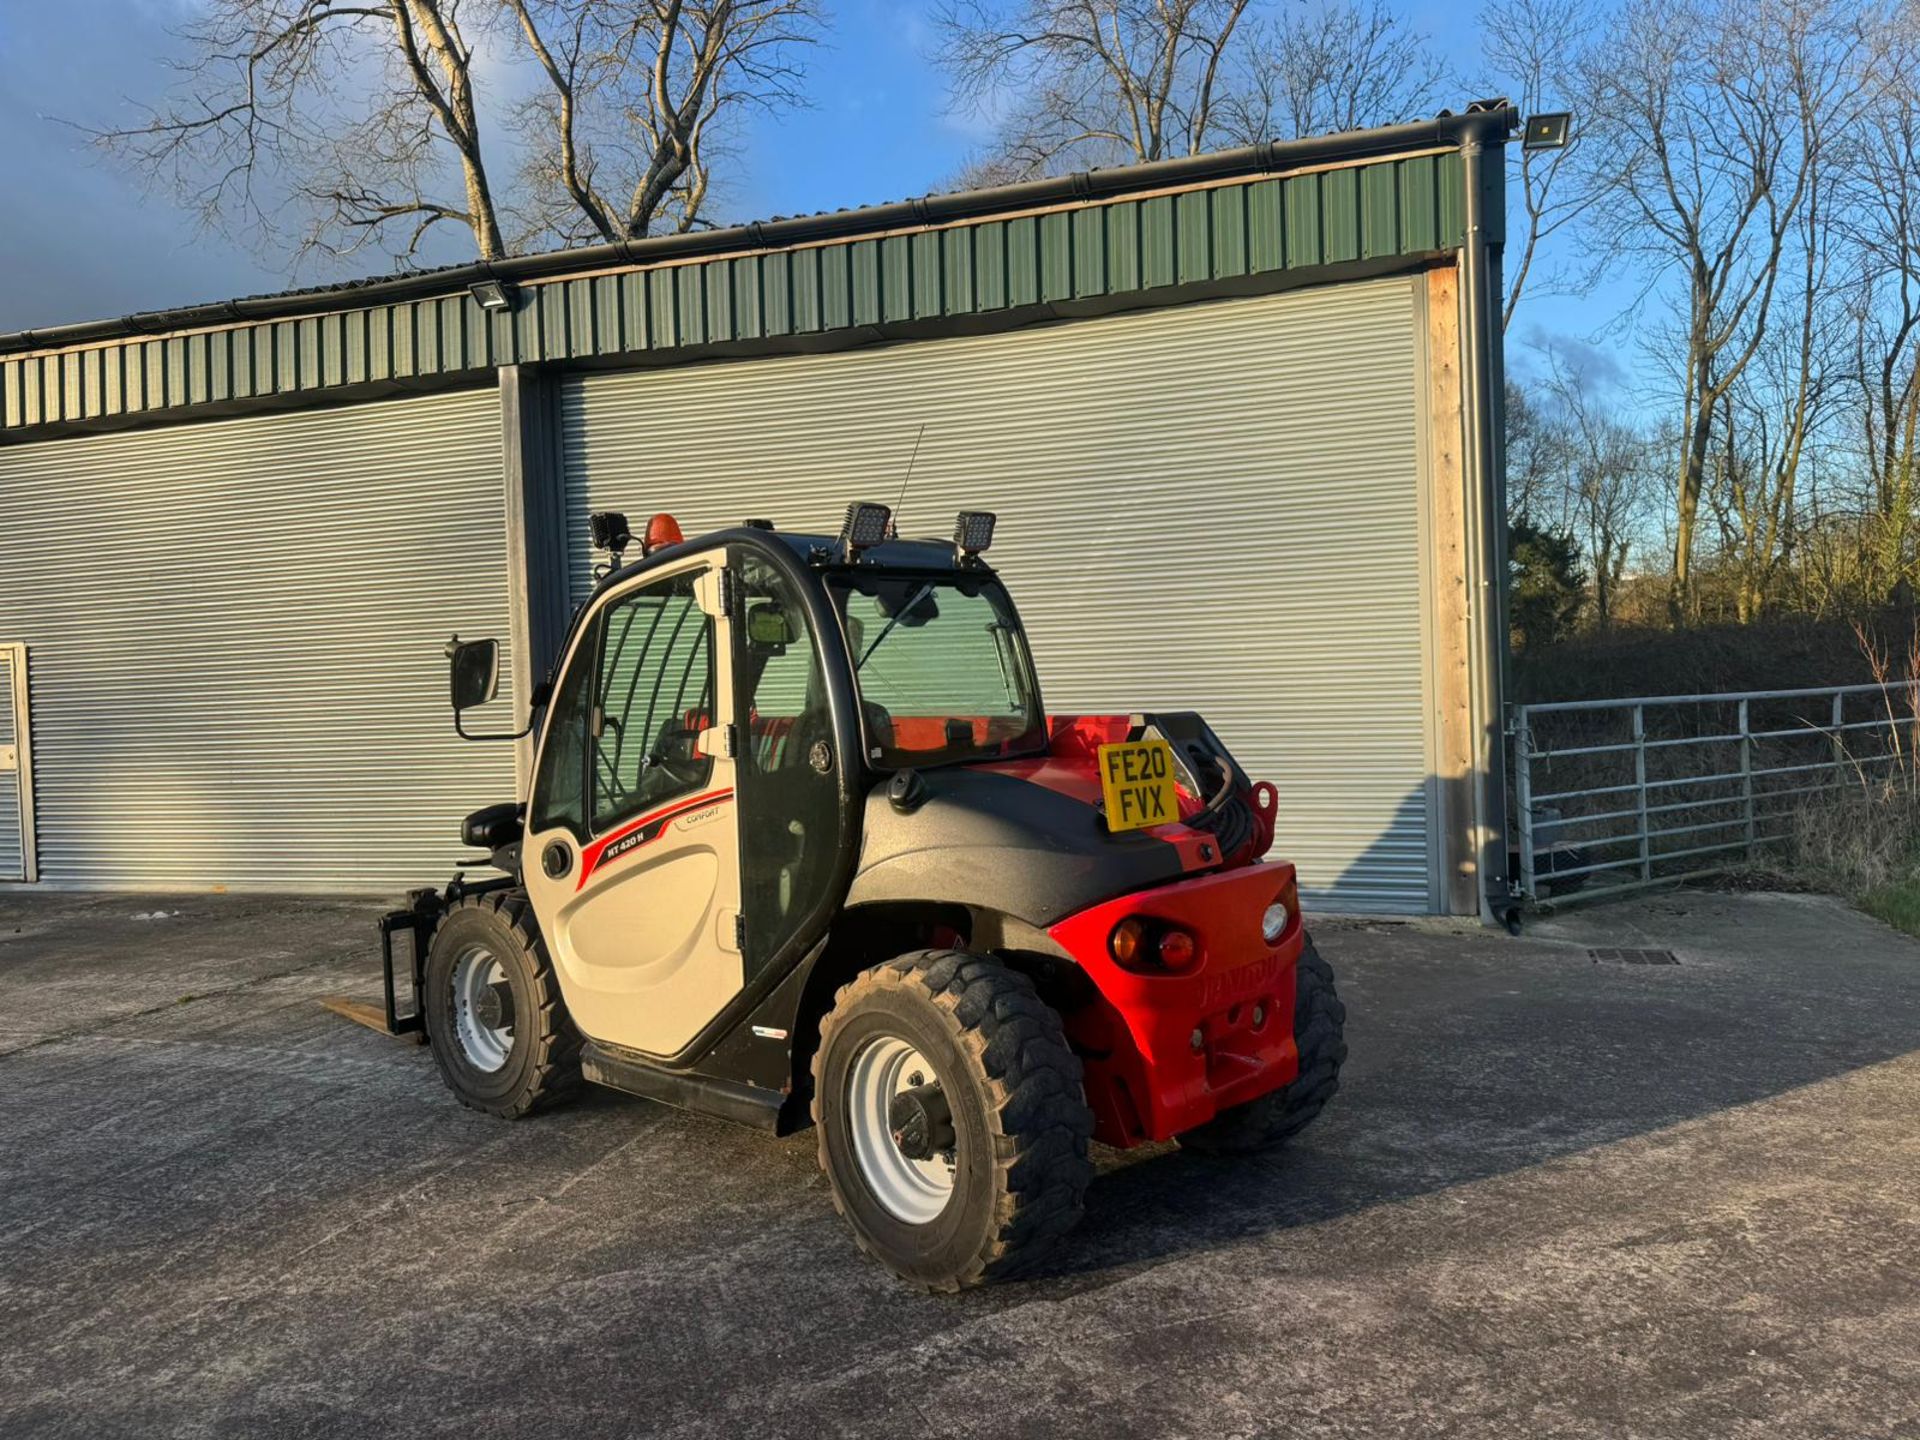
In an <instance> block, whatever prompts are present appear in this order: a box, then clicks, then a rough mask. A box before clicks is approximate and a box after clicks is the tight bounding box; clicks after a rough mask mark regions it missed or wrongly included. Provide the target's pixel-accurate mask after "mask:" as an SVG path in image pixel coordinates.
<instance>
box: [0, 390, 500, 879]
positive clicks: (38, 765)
mask: <svg viewBox="0 0 1920 1440" xmlns="http://www.w3.org/2000/svg"><path fill="white" fill-rule="evenodd" d="M500 436H501V430H500V412H499V405H498V397H497V395H496V393H495V392H493V391H491V390H487V391H482V392H468V393H462V394H457V395H447V396H435V397H431V398H422V399H408V400H398V401H386V402H380V403H376V404H365V405H356V406H349V407H344V408H341V409H335V410H327V411H315V412H304V413H299V414H287V415H275V416H269V417H264V418H249V419H240V420H223V421H215V422H211V423H204V424H195V425H181V426H176V427H170V428H167V429H156V430H145V431H136V432H130V433H126V434H119V435H104V436H88V437H82V438H77V439H69V440H60V441H53V442H48V443H44V444H31V445H17V446H8V447H4V448H0V640H7V641H25V642H26V643H27V645H28V646H29V647H30V650H31V653H32V656H33V693H32V709H33V726H34V752H33V758H34V780H35V786H34V788H35V791H36V795H37V801H38V804H37V809H36V820H37V829H38V839H39V845H38V853H39V857H40V872H41V878H42V879H43V880H46V881H51V882H56V883H60V882H64V883H72V884H80V885H100V886H115V887H141V886H153V887H156V888H191V889H204V888H209V887H225V888H231V889H236V890H238V889H251V890H305V891H356V892H367V891H393V890H397V889H399V888H402V887H405V886H408V885H415V884H427V883H434V882H438V881H440V880H444V879H445V878H446V875H447V873H448V871H449V868H450V865H451V862H452V861H453V860H454V859H455V858H456V857H457V856H459V855H460V854H462V853H463V849H462V847H461V846H460V844H459V832H458V826H459V818H460V816H462V815H464V814H466V813H467V812H468V811H470V810H473V809H475V808H477V807H478V806H480V805H483V804H487V803H490V802H492V801H497V800H502V799H506V798H509V797H511V796H512V794H513V793H514V792H513V756H512V747H511V746H506V745H492V746H486V745H470V744H466V743H465V742H462V741H461V740H459V739H457V738H456V737H455V736H454V735H453V733H452V727H451V724H450V719H449V712H448V709H447V703H446V695H447V679H446V661H445V659H444V658H443V657H442V654H441V650H442V647H443V646H444V645H445V643H446V639H447V636H448V635H449V634H450V633H452V632H453V631H455V630H458V631H459V632H460V633H461V634H463V635H488V634H491V635H499V636H503V637H504V636H505V634H506V633H507V608H506V607H507V601H506V595H507V584H506V571H505V566H506V544H505V526H504V505H503V501H502V488H501V439H500ZM503 714H504V711H503Z"/></svg>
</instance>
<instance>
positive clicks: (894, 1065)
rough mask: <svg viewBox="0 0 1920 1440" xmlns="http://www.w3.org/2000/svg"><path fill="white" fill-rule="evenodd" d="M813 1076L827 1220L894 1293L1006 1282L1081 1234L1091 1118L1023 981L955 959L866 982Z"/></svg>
mask: <svg viewBox="0 0 1920 1440" xmlns="http://www.w3.org/2000/svg"><path fill="white" fill-rule="evenodd" d="M813 1075H814V1100H813V1118H814V1123H815V1125H816V1126H817V1127H818V1135H819V1146H820V1166H821V1168H822V1169H823V1170H825V1171H826V1174H827V1179H828V1180H829V1182H830V1183H831V1184H832V1187H833V1200H834V1205H835V1207H836V1208H837V1209H838V1210H839V1211H840V1213H841V1214H842V1215H844V1216H846V1218H847V1220H848V1222H849V1223H850V1224H851V1225H852V1226H853V1232H854V1236H855V1238H856V1239H857V1240H858V1241H859V1244H860V1248H861V1249H863V1250H865V1251H866V1252H867V1253H868V1254H870V1255H872V1256H873V1257H874V1258H875V1259H877V1260H879V1261H880V1263H881V1264H883V1265H885V1266H886V1267H887V1268H888V1269H890V1270H892V1271H893V1272H894V1273H895V1274H896V1275H899V1276H900V1277H901V1278H902V1279H905V1280H907V1281H910V1282H912V1283H914V1284H916V1285H919V1286H921V1287H923V1288H925V1289H928V1290H958V1289H960V1288H962V1287H963V1286H967V1285H975V1284H978V1283H980V1282H981V1281H984V1280H989V1279H997V1278H1000V1277H1002V1276H1005V1275H1009V1274H1013V1273H1015V1272H1017V1271H1018V1270H1020V1269H1022V1268H1024V1267H1026V1266H1028V1265H1031V1264H1032V1263H1033V1262H1034V1261H1035V1260H1037V1259H1039V1258H1040V1257H1041V1256H1042V1255H1044V1254H1045V1253H1046V1251H1047V1250H1048V1249H1049V1248H1050V1247H1051V1246H1052V1245H1053V1243H1054V1242H1055V1241H1056V1240H1058V1239H1059V1237H1060V1236H1062V1235H1064V1234H1065V1233H1066V1232H1067V1231H1068V1230H1070V1229H1072V1228H1073V1226H1074V1224H1075V1223H1076V1222H1077V1221H1078V1220H1079V1218H1080V1214H1081V1201H1082V1198H1083V1197H1084V1195H1085V1193H1086V1188H1087V1181H1088V1180H1089V1179H1090V1178H1091V1177H1092V1173H1093V1166H1092V1162H1091V1161H1090V1160H1089V1159H1088V1157H1087V1143H1088V1140H1089V1139H1090V1138H1091V1136H1092V1133H1093V1113H1092V1111H1090V1110H1089V1109H1088V1108H1087V1101H1086V1095H1085V1091H1084V1089H1083V1086H1082V1081H1081V1073H1080V1062H1079V1060H1078V1059H1077V1058H1076V1057H1075V1056H1074V1053H1073V1051H1072V1050H1071V1049H1069V1048H1068V1045H1067V1041H1066V1036H1065V1035H1064V1033H1063V1032H1062V1030H1061V1026H1060V1017H1059V1016H1058V1015H1056V1014H1055V1013H1054V1012H1053V1010H1052V1009H1051V1008H1050V1007H1049V1006H1048V1005H1047V1004H1046V1003H1045V1002H1044V1001H1043V1000H1041V998H1040V996H1039V995H1038V994H1037V993H1036V992H1035V990H1034V988H1033V984H1032V982H1031V981H1029V980H1028V979H1027V978H1026V977H1025V976H1024V975H1021V974H1019V973H1017V972H1015V971H1013V970H1009V969H1008V968H1007V967H1006V966H1004V965H1002V964H1000V963H999V962H997V961H994V960H990V959H987V958H985V957H984V956H979V955H970V954H967V953H965V952H963V951H956V950H928V951H922V952H920V953H918V954H914V955H907V956H903V957H901V958H900V959H898V960H895V961H893V962H892V963H891V964H888V965H883V966H880V967H879V968H877V969H874V970H869V971H866V972H865V973H864V974H862V975H860V976H859V977H858V978H857V979H855V980H854V981H853V982H852V983H851V984H849V985H847V986H846V988H845V989H843V990H841V992H840V994H839V996H838V998H837V999H836V1001H835V1003H834V1007H833V1010H832V1012H831V1013H830V1014H829V1015H828V1016H827V1017H826V1019H825V1020H824V1021H823V1022H822V1024H821V1028H820V1048H819V1050H818V1051H816V1052H815V1055H814V1061H813Z"/></svg>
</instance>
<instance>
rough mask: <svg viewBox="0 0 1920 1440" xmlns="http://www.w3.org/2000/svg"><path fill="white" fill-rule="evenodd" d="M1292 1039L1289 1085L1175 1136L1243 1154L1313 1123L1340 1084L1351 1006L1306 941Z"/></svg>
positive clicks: (1207, 1148)
mask: <svg viewBox="0 0 1920 1440" xmlns="http://www.w3.org/2000/svg"><path fill="white" fill-rule="evenodd" d="M1293 976H1294V978H1293V1042H1294V1044H1295V1045H1296V1046H1298V1047H1299V1050H1300V1073H1299V1075H1298V1076H1297V1077H1295V1079H1294V1081H1293V1083H1292V1084H1291V1085H1287V1086H1285V1087H1283V1088H1282V1089H1279V1090H1275V1091H1272V1092H1271V1093H1269V1094H1266V1095H1262V1096H1260V1097H1259V1098H1258V1099H1255V1100H1249V1101H1247V1102H1246V1103H1245V1104H1244V1105H1235V1106H1234V1107H1233V1108H1232V1109H1230V1110H1222V1111H1221V1112H1220V1113H1219V1114H1218V1115H1216V1116H1214V1117H1213V1119H1211V1120H1209V1121H1208V1122H1207V1123H1206V1124H1204V1125H1198V1126H1195V1127H1194V1128H1193V1129H1191V1130H1186V1131H1183V1132H1181V1134H1180V1135H1178V1136H1177V1137H1175V1138H1177V1139H1178V1140H1179V1141H1180V1143H1181V1144H1182V1145H1183V1146H1185V1147H1186V1148H1187V1149H1189V1150H1199V1151H1203V1152H1206V1153H1209V1154H1219V1155H1244V1154H1249V1153H1251V1152H1253V1151H1256V1150H1269V1149H1272V1148H1273V1147H1274V1146H1276V1145H1279V1144H1281V1143H1283V1142H1284V1141H1287V1140H1290V1139H1292V1138H1293V1137H1294V1136H1295V1135H1297V1134H1299V1133H1300V1132H1301V1131H1302V1130H1304V1129H1306V1127H1307V1126H1308V1125H1310V1124H1312V1123H1313V1120H1314V1118H1315V1117H1316V1116H1318V1115H1319V1113H1320V1112H1321V1111H1322V1110H1323V1109H1325V1108H1326V1104H1327V1101H1329V1100H1331V1099H1332V1098H1333V1094H1334V1092H1335V1091H1336V1090H1338V1089H1339V1088H1340V1066H1341V1064H1342V1062H1344V1061H1345V1060H1346V1058H1347V1041H1346V1026H1347V1007H1346V1006H1345V1005H1342V1004H1341V1003H1340V995H1339V992H1338V991H1337V990H1335V989H1334V985H1333V967H1332V966H1331V965H1329V964H1327V962H1326V961H1324V960H1322V959H1321V958H1320V952H1319V951H1318V950H1316V949H1314V948H1313V941H1311V940H1308V941H1307V942H1306V943H1305V945H1304V946H1302V948H1301V951H1300V963H1299V964H1298V965H1297V966H1296V967H1295V968H1294V972H1293Z"/></svg>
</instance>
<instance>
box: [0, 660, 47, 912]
mask: <svg viewBox="0 0 1920 1440" xmlns="http://www.w3.org/2000/svg"><path fill="white" fill-rule="evenodd" d="M38 878H39V876H38V873H37V870H36V867H35V864H34V846H33V732H32V729H31V727H30V726H29V725H28V723H27V647H26V646H24V645H18V644H13V645H6V644H0V880H35V879H38Z"/></svg>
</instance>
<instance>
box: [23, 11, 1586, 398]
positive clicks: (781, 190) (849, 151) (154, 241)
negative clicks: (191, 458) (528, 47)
mask: <svg viewBox="0 0 1920 1440" xmlns="http://www.w3.org/2000/svg"><path fill="white" fill-rule="evenodd" d="M830 3H831V5H832V14H833V20H834V24H833V28H832V33H831V36H830V39H829V42H828V43H827V44H826V45H823V46H821V47H819V49H818V50H817V52H816V53H815V54H814V55H813V56H812V57H811V62H810V65H809V71H810V88H811V92H812V105H811V106H810V108H807V109H804V110H801V111H798V112H795V113H791V114H788V115H785V116H782V117H780V118H778V119H775V120H767V121H757V122H756V123H754V125H753V126H752V129H751V131H750V132H749V134H748V135H747V136H746V137H745V143H744V145H743V146H742V154H741V158H740V161H739V162H738V163H737V164H736V165H735V166H734V167H733V170H732V173H731V175H730V176H729V177H728V179H727V180H726V182H725V184H724V188H722V189H721V190H720V191H719V193H718V194H717V196H716V205H715V207H714V209H715V212H716V214H717V215H718V216H719V217H720V218H724V219H752V218H764V217H768V216H772V215H786V214H796V213H805V212H808V211H815V210H831V209H838V208H840V207H843V206H848V205H862V204H871V203H874V202H877V201H883V200H892V199H899V198H902V197H904V196H909V195H917V194H924V193H926V192H927V191H929V190H931V189H936V188H939V187H940V186H941V185H942V184H943V182H945V181H947V180H948V179H950V178H951V177H952V176H953V174H954V173H955V172H956V171H957V170H958V169H959V168H960V167H961V165H962V164H964V163H965V161H966V159H967V158H968V155H969V153H970V151H971V150H972V148H973V147H974V145H975V144H976V143H977V142H978V140H979V139H980V138H981V135H980V126H979V122H977V121H976V120H974V119H973V118H971V117H969V116H966V115H962V114H954V113H951V112H950V109H949V107H948V105H947V103H946V97H945V87H944V82H943V79H942V77H941V76H940V74H939V73H938V72H937V71H936V70H935V69H934V67H933V66H932V65H931V64H929V62H928V61H927V59H926V51H927V46H928V38H929V37H928V31H927V24H926V20H925V8H926V7H925V5H924V3H922V0H830ZM193 5H194V0H58V3H56V0H0V137H5V144H4V145H0V197H4V199H0V331H4V330H13V329H19V328H23V327H28V326H36V325H47V324H58V323H61V322H65V321H73V320H88V319H96V318H101V317H105V316H112V315H120V314H125V313H128V312H130V311H134V310H152V309H161V308H166V307H169V306H173V305H181V304H188V303H192V302H196V301H203V300H216V299H224V298H227V297H230V296H236V295H245V294H253V293H258V292H261V291H271V290H279V289H284V288H287V287H288V286H289V285H290V284H294V283H316V282H321V281H326V280H331V279H338V278H346V277H347V276H349V275H353V274H365V273H368V272H369V270H371V269H377V268H381V267H382V265H383V262H382V260H381V259H380V257H377V256H370V257H361V258H360V259H359V260H358V261H355V262H350V263H349V264H348V265H347V266H346V267H345V268H341V269H335V270H332V271H329V270H325V269H308V270H306V271H303V272H302V273H301V274H299V275H297V276H294V275H290V274H289V273H288V271H287V269H286V267H285V265H284V264H282V263H277V262H276V261H275V260H274V258H273V257H269V256H262V255H260V254H258V253H256V252H254V251H252V250H250V249H249V248H248V247H247V246H246V245H245V244H242V243H238V242H235V241H232V240H229V239H227V238H226V237H223V236H221V235H218V234H203V233H200V232H199V231H198V230H197V229H196V226H195V223H194V221H193V219H192V217H190V216H188V215H186V214H184V213H182V212H181V211H180V210H179V209H178V208H177V207H176V206H175V205H174V203H173V201H172V199H171V197H170V196H169V194H168V193H167V192H166V191H164V190H157V191H154V192H153V193H151V194H149V193H147V191H146V190H145V189H144V188H143V186H142V184H141V182H140V179H139V177H138V176H136V175H131V174H127V173H124V172H122V171H120V170H117V169H115V168H112V167H111V166H109V165H108V164H106V163H104V162H103V161H102V160H101V159H100V158H99V157H98V156H96V155H95V154H94V152H93V151H92V150H91V149H90V147H89V146H88V144H87V142H86V140H85V138H84V137H83V136H82V135H80V134H79V133H78V132H77V131H75V130H74V129H72V128H71V127H70V126H68V125H65V124H62V123H61V121H62V120H63V119H66V120H74V121H80V122H84V123H92V124H111V123H115V122H116V121H118V122H120V123H125V122H127V121H129V120H131V119H133V118H134V117H135V115H136V113H137V112H136V111H135V110H134V108H133V106H132V103H131V102H134V101H138V100H142V99H153V98H157V97H158V96H159V95H160V94H162V93H163V92H164V90H165V89H166V87H167V85H168V84H169V82H170V80H171V78H172V77H171V75H170V74H169V72H168V70H167V69H166V67H165V63H164V61H165V57H167V56H168V55H170V54H174V53H176V52H177V44H176V42H175V41H174V40H173V39H172V37H170V36H169V35H168V33H167V29H168V26H169V25H171V24H176V23H178V21H179V20H180V19H181V18H182V17H183V16H184V15H185V14H187V13H189V12H190V11H191V9H192V8H193ZM1409 8H1410V10H1411V11H1412V17H1411V18H1412V20H1413V23H1414V25H1415V26H1416V27H1417V28H1419V29H1421V30H1423V31H1425V32H1427V33H1428V34H1431V35H1433V36H1435V37H1436V43H1437V44H1439V45H1440V47H1441V48H1442V50H1443V52H1446V51H1447V47H1448V46H1449V45H1451V46H1452V47H1453V48H1452V51H1451V53H1448V54H1447V57H1446V58H1447V59H1448V60H1449V62H1450V63H1451V64H1452V66H1453V68H1454V70H1455V71H1456V73H1458V74H1460V75H1463V76H1471V75H1472V73H1473V71H1474V69H1475V56H1474V55H1473V54H1472V53H1471V51H1469V50H1466V49H1463V48H1462V41H1463V40H1464V39H1467V38H1470V37H1471V35H1472V34H1473V27H1472V26H1462V25H1460V24H1459V23H1458V19H1459V11H1458V7H1457V6H1441V5H1437V4H1433V3H1429V0H1421V3H1415V4H1413V5H1411V6H1410V7H1409ZM1472 91H1473V86H1472V84H1471V82H1470V81H1469V80H1461V81H1460V82H1459V83H1458V85H1457V86H1456V92H1457V93H1456V95H1455V96H1454V103H1456V104H1458V103H1461V102H1464V101H1465V100H1466V99H1468V98H1471V92H1472ZM434 258H435V259H438V260H452V259H459V258H462V252H461V251H460V250H459V249H457V248H456V249H453V250H451V251H448V252H446V253H442V254H439V255H436V256H435V257H434ZM1529 310H1530V313H1527V314H1523V316H1522V318H1521V322H1520V324H1519V326H1518V327H1517V328H1518V329H1519V331H1520V332H1521V333H1519V334H1516V335H1514V336H1511V337H1510V339H1509V348H1510V351H1511V355H1512V363H1513V364H1514V365H1515V366H1516V368H1518V369H1521V370H1524V369H1525V368H1527V366H1528V364H1529V363H1530V361H1529V355H1528V346H1527V341H1528V339H1529V338H1530V337H1531V338H1538V337H1539V336H1541V335H1543V334H1546V335H1562V334H1564V335H1567V336H1569V337H1582V336H1584V335H1586V333H1587V332H1588V331H1590V330H1591V328H1592V326H1593V325H1594V324H1595V323H1596V322H1597V320H1598V319H1604V318H1605V317H1606V315H1607V314H1608V313H1609V311H1608V309H1607V306H1606V304H1605V301H1604V297H1603V298H1602V300H1601V301H1599V302H1598V303H1596V302H1593V301H1589V302H1587V303H1585V304H1584V305H1578V304H1574V303H1572V302H1568V301H1562V300H1555V299H1543V300H1541V301H1540V302H1539V303H1537V304H1536V305H1533V306H1530V307H1529Z"/></svg>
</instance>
